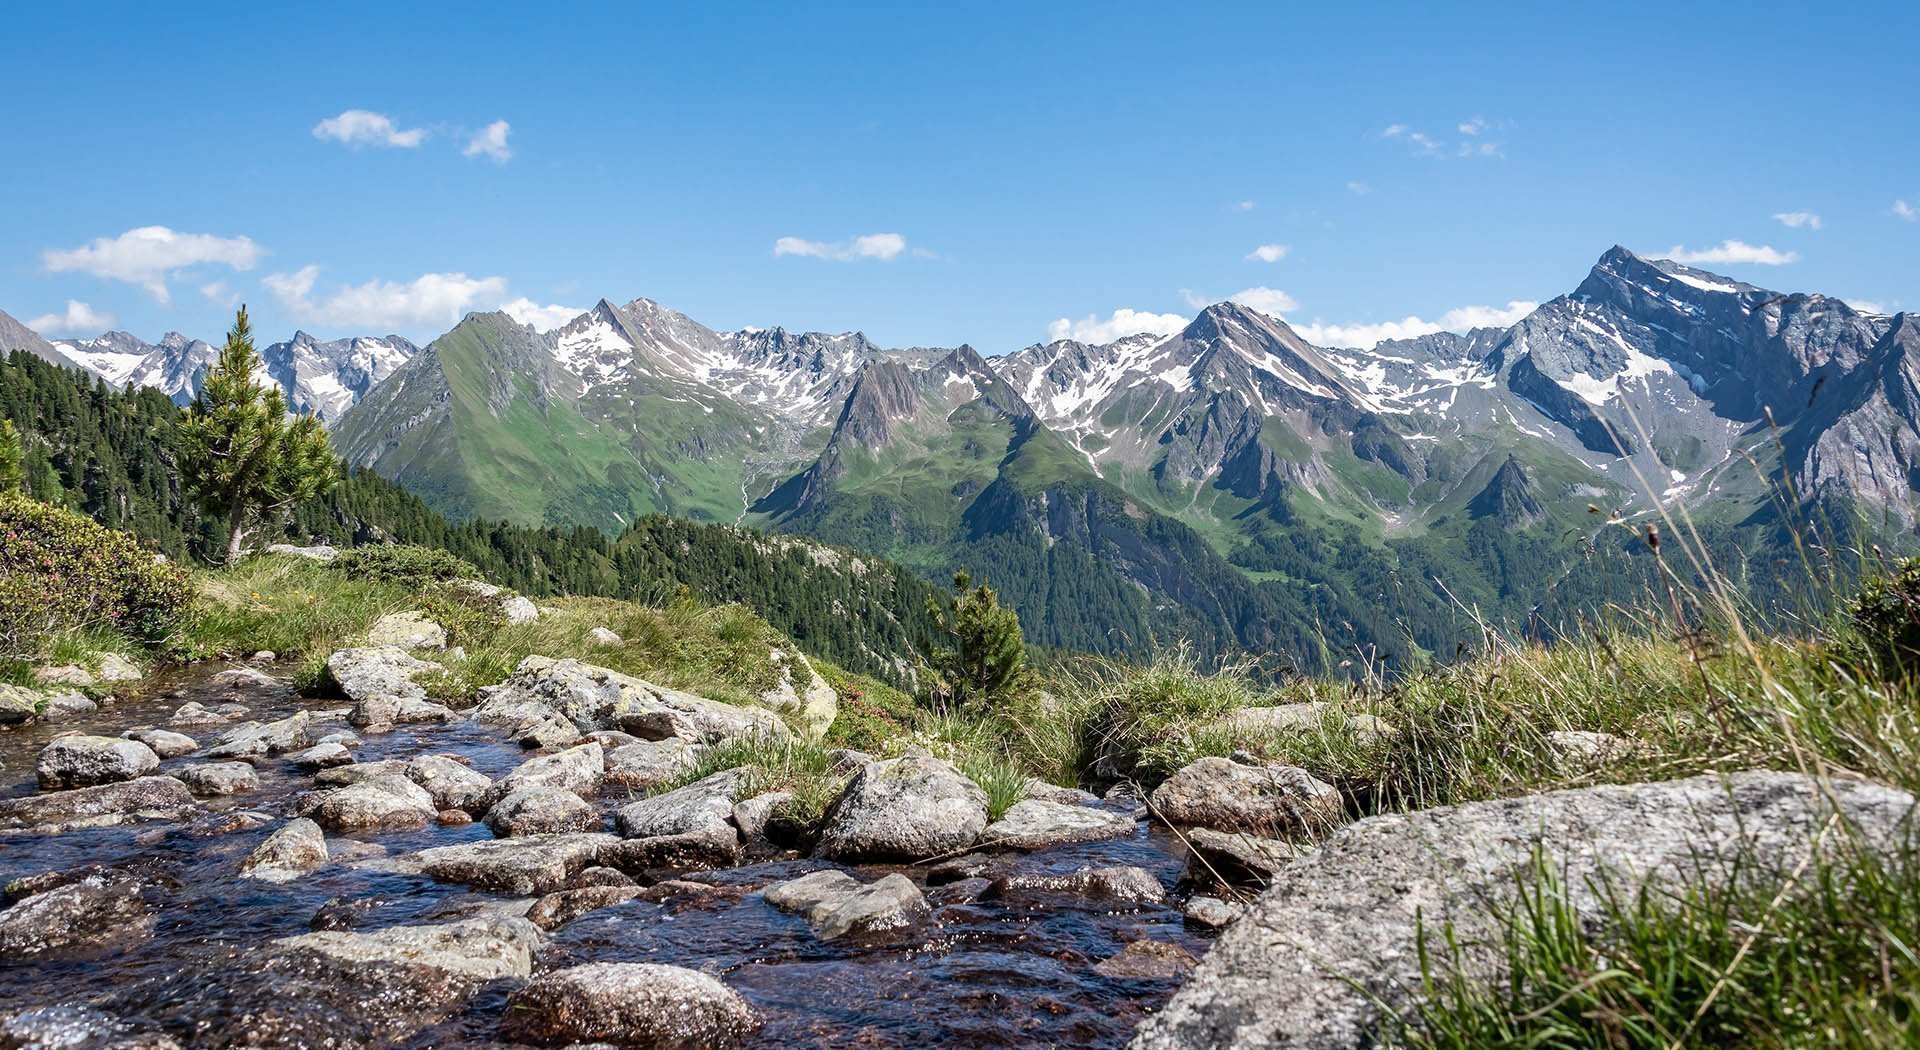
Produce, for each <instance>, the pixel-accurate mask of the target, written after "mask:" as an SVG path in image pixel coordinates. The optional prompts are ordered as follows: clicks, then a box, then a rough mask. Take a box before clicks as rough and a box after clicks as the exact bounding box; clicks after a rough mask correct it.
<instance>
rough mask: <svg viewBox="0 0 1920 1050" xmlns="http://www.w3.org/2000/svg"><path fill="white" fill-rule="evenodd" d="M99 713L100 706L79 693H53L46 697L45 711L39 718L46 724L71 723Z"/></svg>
mask: <svg viewBox="0 0 1920 1050" xmlns="http://www.w3.org/2000/svg"><path fill="white" fill-rule="evenodd" d="M99 713H100V705H99V704H96V703H94V702H93V701H92V700H89V699H87V698H86V697H84V696H82V695H80V694H79V693H55V694H53V695H52V696H49V697H47V706H46V710H44V711H41V712H40V717H41V718H42V719H43V720H45V721H48V722H71V721H74V720H75V719H80V718H87V717H90V716H92V715H97V714H99Z"/></svg>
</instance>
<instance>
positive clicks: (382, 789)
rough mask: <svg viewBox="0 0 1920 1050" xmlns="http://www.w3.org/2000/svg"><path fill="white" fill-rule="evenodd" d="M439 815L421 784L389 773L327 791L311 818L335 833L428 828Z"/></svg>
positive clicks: (431, 798)
mask: <svg viewBox="0 0 1920 1050" xmlns="http://www.w3.org/2000/svg"><path fill="white" fill-rule="evenodd" d="M438 812H439V811H438V810H436V809H435V808H434V807H433V796H432V795H429V794H427V792H426V791H425V789H423V788H421V787H420V785H418V784H415V783H414V782H413V781H411V780H408V779H407V778H406V777H404V776H400V775H397V774H389V775H387V776H380V777H374V778H372V779H370V780H363V781H361V782H359V783H357V784H349V785H347V786H346V787H343V788H338V789H336V790H333V791H329V792H327V793H326V794H325V795H324V796H322V797H321V798H320V799H319V802H318V803H317V804H316V805H315V806H314V807H313V811H312V813H310V814H309V815H310V816H312V817H313V819H314V820H315V821H316V822H317V823H319V825H320V826H321V827H324V828H330V829H332V830H334V831H390V830H396V829H403V828H424V827H426V826H427V825H428V824H431V823H433V818H434V816H435V815H436V814H437V813H438Z"/></svg>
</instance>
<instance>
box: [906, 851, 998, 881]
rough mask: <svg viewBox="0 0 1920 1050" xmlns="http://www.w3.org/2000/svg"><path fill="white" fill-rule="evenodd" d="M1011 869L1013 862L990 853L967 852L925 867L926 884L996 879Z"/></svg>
mask: <svg viewBox="0 0 1920 1050" xmlns="http://www.w3.org/2000/svg"><path fill="white" fill-rule="evenodd" d="M1012 871H1013V862H1012V861H1011V860H1010V859H1008V858H1006V857H1003V856H995V855H994V854H991V853H968V854H964V855H962V856H958V857H954V858H953V859H951V860H943V861H941V862H940V863H938V864H935V865H933V866H932V867H930V868H928V869H927V885H929V886H940V885H944V884H946V883H949V882H960V881H962V880H965V879H997V878H999V877H1000V876H1002V875H1006V874H1009V873H1010V872H1012Z"/></svg>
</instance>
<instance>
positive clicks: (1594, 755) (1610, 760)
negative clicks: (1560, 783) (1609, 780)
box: [1547, 729, 1635, 773]
mask: <svg viewBox="0 0 1920 1050" xmlns="http://www.w3.org/2000/svg"><path fill="white" fill-rule="evenodd" d="M1547 746H1548V747H1549V748H1551V749H1552V750H1553V757H1554V760H1555V761H1556V762H1558V763H1559V764H1560V767H1561V768H1562V769H1564V770H1566V771H1567V772H1569V773H1584V772H1590V771H1592V770H1595V769H1601V768H1604V767H1606V766H1610V765H1615V764H1617V763H1620V762H1624V761H1626V760H1628V759H1630V758H1632V757H1633V755H1634V750H1635V748H1634V744H1633V741H1631V740H1629V739H1627V738H1626V737H1623V736H1616V735H1614V734H1612V733H1594V732H1588V731H1586V730H1579V729H1562V730H1558V731H1555V732H1552V733H1548V734H1547Z"/></svg>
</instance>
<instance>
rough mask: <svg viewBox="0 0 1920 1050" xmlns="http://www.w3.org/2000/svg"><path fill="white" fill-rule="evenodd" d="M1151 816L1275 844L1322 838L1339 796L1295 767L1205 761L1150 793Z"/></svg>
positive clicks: (1334, 818) (1336, 816)
mask: <svg viewBox="0 0 1920 1050" xmlns="http://www.w3.org/2000/svg"><path fill="white" fill-rule="evenodd" d="M1151 801H1152V803H1153V812H1154V815H1156V816H1158V817H1159V818H1160V819H1161V820H1164V821H1166V822H1167V823H1169V824H1172V825H1175V826H1177V827H1205V828H1213V829H1215V830H1218V831H1244V832H1250V833H1252V834H1255V835H1263V836H1267V837H1270V838H1278V837H1281V836H1285V835H1311V834H1315V833H1318V832H1323V831H1326V830H1328V829H1330V828H1331V827H1333V826H1334V825H1335V824H1337V823H1338V822H1339V820H1340V818H1341V812H1342V811H1341V802H1340V792H1339V791H1337V790H1335V789H1334V787H1333V786H1332V785H1330V784H1326V783H1323V782H1322V781H1320V780H1317V779H1315V778H1314V776H1313V775H1312V774H1310V773H1308V772H1307V771H1306V770H1304V769H1299V768H1296V767H1294V766H1284V765H1270V766H1252V765H1242V764H1241V763H1239V762H1235V761H1232V760H1231V759H1225V758H1203V759H1200V760H1199V761H1197V762H1194V763H1192V764H1191V765H1188V766H1186V767H1185V768H1183V769H1181V770H1180V771H1179V772H1177V773H1175V774H1174V775H1173V776H1171V777H1168V778H1167V779H1166V781H1165V782H1163V783H1162V784H1161V785H1160V786H1159V787H1157V788H1155V789H1154V790H1153V795H1152V798H1151Z"/></svg>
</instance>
